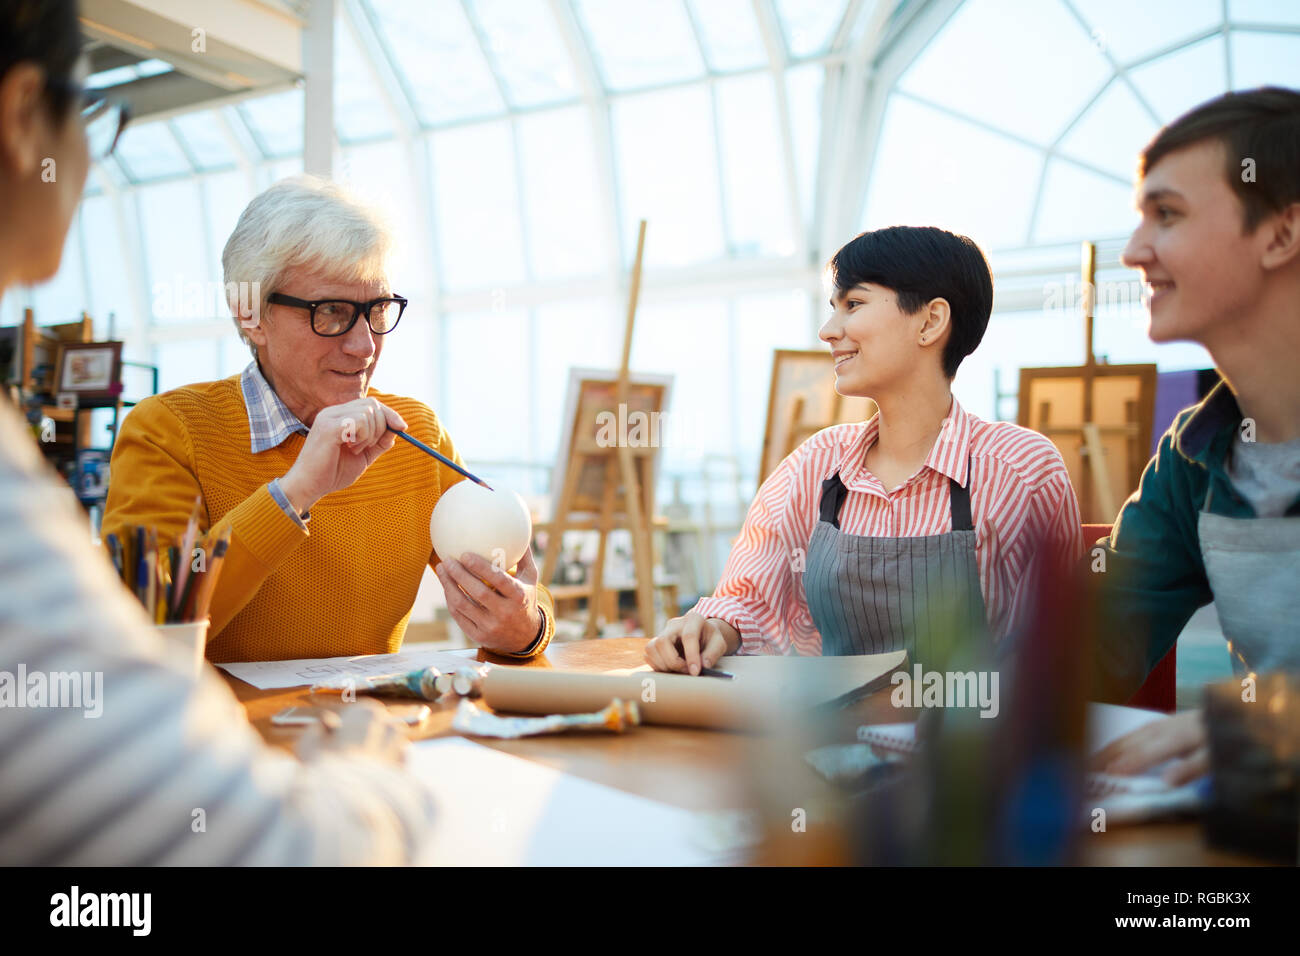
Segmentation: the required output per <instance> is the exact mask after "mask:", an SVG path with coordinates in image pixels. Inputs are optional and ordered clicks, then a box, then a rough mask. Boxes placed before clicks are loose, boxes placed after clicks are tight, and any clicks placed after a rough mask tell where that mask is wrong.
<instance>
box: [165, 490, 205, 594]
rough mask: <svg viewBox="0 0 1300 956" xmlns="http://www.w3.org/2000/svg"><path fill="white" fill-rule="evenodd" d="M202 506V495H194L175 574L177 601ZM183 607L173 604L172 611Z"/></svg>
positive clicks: (190, 559) (185, 579) (183, 590)
mask: <svg viewBox="0 0 1300 956" xmlns="http://www.w3.org/2000/svg"><path fill="white" fill-rule="evenodd" d="M202 507H203V496H202V495H195V496H194V507H193V508H192V509H191V510H190V520H189V522H188V523H187V524H186V525H185V537H183V538H182V539H181V553H180V569H179V571H178V572H177V574H176V595H175V596H176V598H177V601H179V599H180V597H181V595H182V594H183V593H185V585H186V583H187V579H188V578H189V575H190V564H191V563H192V562H193V560H194V539H195V538H196V537H197V536H198V533H199V511H200V509H201V508H202ZM182 610H183V608H182V607H181V606H180V605H179V604H177V605H175V606H173V608H172V611H173V613H175V614H177V615H179V614H180V612H181V611H182Z"/></svg>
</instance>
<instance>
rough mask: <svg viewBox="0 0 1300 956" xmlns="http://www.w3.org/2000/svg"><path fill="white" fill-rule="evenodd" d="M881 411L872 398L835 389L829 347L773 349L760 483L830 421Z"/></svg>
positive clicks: (852, 419) (856, 419)
mask: <svg viewBox="0 0 1300 956" xmlns="http://www.w3.org/2000/svg"><path fill="white" fill-rule="evenodd" d="M875 413H876V403H875V402H873V401H872V400H871V399H869V398H861V397H851V398H848V399H846V398H845V397H844V396H843V395H841V394H840V393H839V392H837V391H836V390H835V362H834V359H833V358H832V357H831V353H830V352H828V351H826V350H825V349H774V350H773V352H772V381H771V385H770V387H769V389H768V395H767V424H766V426H765V427H764V430H763V450H762V457H761V459H760V461H759V465H758V480H759V482H760V483H761V482H762V481H763V480H764V479H766V478H767V476H768V475H770V474H771V473H772V471H773V470H774V469H775V468H776V466H777V465H779V464H780V463H781V460H782V459H783V458H785V456H786V455H788V454H790V452H792V451H794V450H795V449H796V448H797V447H798V446H799V445H801V444H803V443H804V442H805V441H807V440H808V438H810V437H811V436H812V435H814V434H816V433H817V432H819V431H821V430H822V429H823V428H827V427H829V426H831V425H840V424H844V423H847V422H863V421H866V420H867V419H869V418H870V417H871V416H872V415H874V414H875Z"/></svg>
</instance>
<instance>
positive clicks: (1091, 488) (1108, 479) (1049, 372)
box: [1017, 242, 1156, 524]
mask: <svg viewBox="0 0 1300 956" xmlns="http://www.w3.org/2000/svg"><path fill="white" fill-rule="evenodd" d="M1080 271H1081V273H1082V276H1083V281H1084V297H1083V326H1084V333H1083V334H1084V341H1083V349H1084V357H1083V364H1082V365H1080V366H1070V367H1058V368H1022V369H1021V370H1020V396H1019V398H1020V410H1019V415H1018V416H1017V421H1018V422H1019V424H1020V425H1023V426H1024V427H1026V428H1032V429H1034V430H1035V431H1038V432H1040V433H1042V434H1044V435H1046V436H1047V437H1048V438H1050V439H1052V441H1053V442H1054V443H1055V444H1056V446H1057V448H1059V449H1060V451H1061V454H1062V457H1063V458H1064V459H1065V462H1066V466H1067V468H1069V470H1070V477H1071V480H1072V481H1073V482H1074V483H1075V485H1076V487H1077V488H1078V491H1079V507H1080V510H1081V511H1082V514H1083V520H1084V521H1085V522H1093V523H1103V524H1106V523H1110V522H1113V521H1114V520H1115V516H1116V514H1118V512H1119V503H1118V499H1117V496H1116V494H1115V490H1114V483H1115V478H1119V483H1120V486H1121V489H1125V488H1126V489H1128V490H1132V489H1135V488H1136V487H1137V484H1138V480H1139V478H1140V476H1141V473H1142V469H1143V467H1144V466H1145V465H1146V461H1147V458H1148V457H1149V456H1150V447H1151V429H1152V422H1153V419H1154V412H1155V386H1156V366H1155V365H1151V364H1146V365H1108V364H1106V363H1104V362H1103V363H1099V362H1098V361H1097V359H1096V355H1095V353H1094V352H1093V309H1094V307H1095V305H1096V294H1095V289H1096V282H1097V247H1096V245H1094V244H1093V243H1091V242H1085V243H1084V244H1083V255H1082V266H1081V270H1080ZM1124 493H1125V494H1127V491H1125V492H1124Z"/></svg>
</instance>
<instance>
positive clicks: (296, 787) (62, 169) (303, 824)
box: [0, 0, 432, 865]
mask: <svg viewBox="0 0 1300 956" xmlns="http://www.w3.org/2000/svg"><path fill="white" fill-rule="evenodd" d="M80 40H81V33H80V29H79V26H78V21H77V8H76V5H75V3H73V2H69V0H58V2H55V0H0V295H2V294H3V292H4V291H5V290H7V289H9V288H10V287H12V286H13V285H14V284H16V283H33V282H40V281H42V280H45V279H48V278H50V277H51V276H52V275H54V274H55V272H56V271H57V270H58V267H59V260H60V257H61V254H62V250H63V245H64V238H65V236H66V234H67V231H68V227H69V224H70V223H71V221H72V217H73V214H74V212H75V211H76V208H77V203H78V201H79V200H80V197H81V190H82V187H83V185H84V183H85V179H86V173H87V170H88V167H89V163H90V161H91V158H92V156H91V152H92V150H94V151H95V152H98V153H99V154H101V155H104V154H106V153H107V151H110V150H111V149H112V147H113V145H114V144H115V142H116V137H117V136H118V134H119V133H120V131H121V126H122V123H123V116H122V114H121V113H120V112H118V111H117V110H116V109H115V108H114V107H112V106H111V105H110V104H107V103H105V102H102V101H99V102H96V101H93V99H91V94H89V93H88V92H87V90H86V89H85V87H84V85H83V79H84V76H83V71H84V65H83V64H82V61H81V60H80V59H79V44H80ZM46 170H49V171H52V175H46V176H43V175H42V173H43V171H46ZM18 675H23V677H24V678H25V679H23V680H22V681H21V682H20V681H19V680H18V679H17V678H18ZM38 676H39V681H38V680H36V678H37V677H38ZM74 678H75V679H76V682H77V684H78V693H77V697H78V698H79V700H80V704H81V706H51V704H55V703H58V702H59V700H64V698H66V697H67V695H66V694H65V693H62V692H59V691H56V688H57V687H59V686H60V684H62V685H63V687H64V688H65V689H66V688H67V687H68V686H70V684H69V682H71V681H72V680H73V679H74ZM20 696H21V699H20ZM56 698H58V699H56ZM64 702H65V703H66V700H64ZM404 743H405V741H404V738H402V737H401V732H400V730H397V729H395V728H394V726H393V725H392V724H390V723H389V722H388V720H387V718H385V717H383V715H382V712H376V711H375V710H372V709H371V708H369V707H354V706H350V707H348V708H346V709H345V711H344V713H343V717H342V721H341V724H339V725H336V729H335V730H334V731H333V732H332V733H329V734H322V733H318V734H316V735H314V736H312V737H310V738H309V741H308V746H307V748H305V750H306V749H312V748H314V755H313V759H311V760H310V761H309V762H307V763H302V762H299V761H298V760H295V759H294V758H293V757H291V756H289V755H288V754H286V753H284V752H283V751H280V750H277V749H273V748H271V747H269V746H267V745H266V744H265V743H263V741H262V739H261V738H260V736H259V735H258V734H257V733H256V732H255V731H254V730H253V728H252V727H251V726H250V725H249V724H248V722H247V721H246V719H245V716H244V713H243V709H242V707H241V706H240V704H239V702H238V701H237V700H236V699H235V698H234V696H233V695H232V694H231V692H230V690H229V689H228V688H227V687H226V686H225V684H224V683H223V682H222V680H221V679H220V678H219V677H218V676H217V674H216V673H215V672H214V671H213V670H212V669H211V668H205V670H204V672H203V674H202V675H201V676H200V677H199V678H198V680H197V682H196V681H195V679H194V678H193V677H190V676H187V675H186V674H185V673H184V672H183V671H181V670H179V669H177V667H175V666H174V665H172V664H170V663H169V661H168V659H166V658H165V657H164V651H163V647H162V642H161V640H160V639H159V637H158V635H157V634H156V633H155V632H153V631H152V630H151V628H150V625H149V622H148V621H147V620H146V618H145V615H144V613H143V610H142V608H141V606H140V604H139V603H138V602H136V601H134V600H133V599H132V598H131V597H130V596H129V595H128V594H127V593H126V591H125V590H124V589H123V587H122V585H121V583H120V582H119V581H118V579H117V578H116V576H115V575H114V574H113V571H112V569H111V568H110V566H109V564H108V561H107V560H106V558H105V556H104V554H103V552H102V551H100V550H99V549H97V548H94V547H93V546H92V545H91V542H90V538H89V533H88V523H87V521H86V516H85V514H84V513H83V512H82V511H81V509H80V507H79V506H78V504H77V501H76V499H75V498H74V497H73V495H72V493H71V490H70V489H69V488H68V487H67V486H66V484H64V483H63V482H61V481H60V480H59V478H58V477H57V476H56V475H55V474H54V473H53V472H52V471H51V470H50V469H49V468H48V467H47V466H46V465H45V464H44V463H43V461H42V459H41V456H40V454H39V452H38V450H37V448H36V447H35V444H34V441H33V437H32V435H31V433H30V431H28V430H27V429H26V428H25V427H24V423H23V421H22V420H21V418H20V416H19V415H18V414H17V413H16V412H15V410H14V409H13V408H11V407H10V406H9V405H8V404H7V403H5V402H0V864H5V865H12V864H78V865H104V864H109V865H122V864H135V865H139V864H340V863H358V864H378V863H404V862H409V861H411V860H413V859H414V858H416V857H417V854H418V853H419V850H420V847H421V845H422V844H423V842H424V840H425V838H426V836H427V834H428V831H429V827H430V824H431V817H432V807H431V803H430V799H429V796H428V794H427V792H426V791H425V790H424V788H423V787H421V786H420V785H419V784H418V783H417V782H416V781H415V780H414V779H412V778H411V777H409V776H408V775H406V774H405V773H404V772H403V771H402V770H401V768H400V767H399V766H398V762H399V758H400V755H401V752H402V747H403V745H404ZM200 811H202V813H201V814H200Z"/></svg>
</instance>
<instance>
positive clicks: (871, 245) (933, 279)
mask: <svg viewBox="0 0 1300 956" xmlns="http://www.w3.org/2000/svg"><path fill="white" fill-rule="evenodd" d="M828 268H829V269H830V270H831V278H832V280H833V281H834V283H835V292H836V294H837V295H839V294H843V293H845V292H848V291H849V290H850V289H852V288H853V287H854V286H856V285H860V284H862V283H864V282H870V283H871V284H872V285H879V286H884V287H885V288H886V289H892V290H893V291H894V293H895V294H896V295H897V296H898V307H899V308H900V309H902V310H903V311H904V312H906V313H907V314H908V315H914V314H915V313H917V312H919V311H920V310H921V309H922V308H924V307H925V306H926V305H927V304H928V303H929V302H930V301H931V300H932V299H947V300H948V305H949V306H950V307H951V309H952V318H951V322H952V332H951V333H950V334H949V336H948V342H947V344H946V345H945V346H944V348H943V374H944V375H946V376H948V378H952V377H953V376H954V375H956V374H957V366H959V365H961V360H962V359H964V358H965V357H966V356H967V355H970V353H971V352H974V351H975V348H976V346H978V345H979V344H980V340H981V339H982V338H984V330H985V329H986V328H988V324H989V314H990V313H991V312H992V311H993V275H992V273H990V272H989V264H988V260H987V259H985V258H984V253H982V252H980V249H979V246H977V245H975V242H974V240H972V239H969V238H967V237H966V236H958V235H956V234H955V233H951V232H948V231H947V230H944V229H936V228H934V227H933V226H890V227H888V228H886V229H875V230H872V231H871V232H864V233H862V234H861V235H859V236H857V237H856V238H854V239H853V240H852V241H851V242H849V243H848V244H846V245H845V246H844V248H842V249H840V251H839V252H837V253H835V255H834V256H832V257H831V261H830V264H829V266H828Z"/></svg>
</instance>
